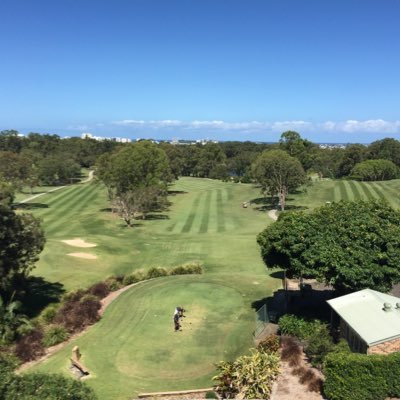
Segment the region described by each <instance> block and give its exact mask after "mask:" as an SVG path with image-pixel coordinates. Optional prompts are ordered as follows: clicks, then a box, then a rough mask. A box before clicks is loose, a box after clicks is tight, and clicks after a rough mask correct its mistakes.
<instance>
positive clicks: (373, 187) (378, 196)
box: [369, 182, 386, 201]
mask: <svg viewBox="0 0 400 400" xmlns="http://www.w3.org/2000/svg"><path fill="white" fill-rule="evenodd" d="M369 187H370V189H371V191H372V192H373V193H374V196H375V198H376V199H381V200H385V201H386V197H385V194H384V193H383V191H382V188H381V187H380V186H379V185H377V184H376V183H375V182H370V183H369Z"/></svg>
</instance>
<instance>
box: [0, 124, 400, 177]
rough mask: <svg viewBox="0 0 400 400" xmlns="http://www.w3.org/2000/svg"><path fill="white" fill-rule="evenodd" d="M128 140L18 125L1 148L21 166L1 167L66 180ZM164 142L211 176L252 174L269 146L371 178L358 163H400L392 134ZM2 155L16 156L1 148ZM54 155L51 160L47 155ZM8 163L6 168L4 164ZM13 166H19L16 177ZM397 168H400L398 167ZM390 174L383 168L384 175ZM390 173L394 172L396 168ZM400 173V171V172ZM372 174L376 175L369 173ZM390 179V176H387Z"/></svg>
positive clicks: (337, 172)
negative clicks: (356, 140)
mask: <svg viewBox="0 0 400 400" xmlns="http://www.w3.org/2000/svg"><path fill="white" fill-rule="evenodd" d="M124 146H126V145H124V144H121V143H116V142H113V141H110V140H105V141H101V142H100V141H96V140H93V139H80V138H67V139H61V138H60V137H59V136H57V135H40V134H38V133H30V134H29V135H27V136H24V137H22V136H20V135H19V134H18V132H17V131H1V132H0V152H9V153H13V154H14V155H15V154H18V155H19V156H20V158H19V159H18V158H16V159H15V160H11V161H12V163H13V165H14V166H16V168H8V169H7V168H6V167H5V166H4V165H3V167H2V166H1V165H0V172H1V173H2V174H3V175H4V176H5V175H7V179H8V177H10V175H11V177H12V178H13V179H15V180H16V181H24V183H25V184H28V185H29V181H35V180H39V181H42V182H44V183H50V182H51V181H53V182H55V181H57V180H59V181H65V180H68V179H70V178H71V177H75V175H76V170H77V169H76V166H80V167H90V166H92V165H94V164H95V163H96V161H97V159H98V158H99V157H100V156H101V155H102V154H106V153H111V152H113V151H114V150H115V149H116V148H118V147H124ZM159 147H160V148H161V149H162V150H163V151H165V153H166V155H167V157H168V160H169V165H170V169H171V173H172V174H173V175H174V176H175V178H177V177H178V176H198V177H205V178H216V179H227V178H228V177H234V178H235V179H237V180H241V181H249V180H250V179H251V165H252V164H253V163H254V161H255V160H256V159H257V157H258V156H259V155H260V154H261V153H262V152H263V151H265V150H278V149H279V150H283V151H285V152H286V153H287V154H288V155H289V156H291V157H294V158H296V159H297V160H298V161H299V162H300V163H301V165H302V167H303V169H304V170H305V171H307V172H308V171H314V172H317V173H321V174H322V176H326V177H330V178H341V177H346V176H351V177H355V178H359V179H365V178H364V175H360V174H358V171H357V170H356V171H354V170H353V169H354V167H355V166H356V165H357V164H359V163H361V162H363V161H367V160H387V161H391V162H392V163H393V164H394V165H395V166H396V167H400V156H399V154H400V142H399V141H397V140H395V139H390V138H386V139H383V140H378V141H376V142H373V143H371V144H370V145H362V144H351V145H348V146H347V147H346V148H320V146H318V145H317V144H315V143H312V142H310V141H308V140H306V139H303V138H302V137H301V136H300V134H299V133H297V132H294V131H287V132H284V133H283V134H282V135H281V139H280V141H279V143H274V144H265V143H262V144H260V143H253V142H222V143H207V144H205V145H201V144H197V145H172V144H169V143H166V142H163V143H160V144H159ZM1 154H2V157H0V160H1V159H5V158H4V157H8V158H10V157H11V156H10V155H9V154H8V155H6V154H5V153H1ZM46 159H48V161H47V162H45V161H44V160H46ZM3 169H4V170H3ZM13 171H16V173H15V174H16V175H15V177H14V176H13ZM396 173H397V169H396ZM380 176H386V173H384V174H378V177H380ZM390 176H393V174H391V175H390ZM395 176H397V175H395ZM367 179H372V178H371V176H368V178H367ZM385 179H386V178H385Z"/></svg>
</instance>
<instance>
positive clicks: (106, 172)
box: [97, 141, 172, 226]
mask: <svg viewBox="0 0 400 400" xmlns="http://www.w3.org/2000/svg"><path fill="white" fill-rule="evenodd" d="M97 172H98V176H99V178H100V179H101V180H102V181H103V182H104V184H105V185H106V186H107V188H108V191H109V197H111V198H112V204H114V205H115V206H117V209H118V212H119V214H120V215H121V216H122V218H123V219H124V221H125V222H126V223H127V225H128V226H131V220H132V219H133V218H134V217H135V216H136V214H138V213H141V215H142V217H143V216H145V215H146V213H148V212H150V211H153V210H154V209H155V204H158V205H160V206H161V205H162V203H163V199H165V197H166V195H167V184H168V182H170V181H171V180H172V174H171V172H170V169H169V164H168V158H167V156H166V154H165V152H164V151H163V150H162V149H161V148H160V147H159V146H157V145H156V144H154V143H152V142H150V141H142V142H139V143H135V144H132V145H128V146H125V147H123V148H121V149H120V150H119V151H117V152H116V153H114V154H113V155H111V156H110V157H108V156H106V155H104V156H102V157H100V159H99V162H98V168H97Z"/></svg>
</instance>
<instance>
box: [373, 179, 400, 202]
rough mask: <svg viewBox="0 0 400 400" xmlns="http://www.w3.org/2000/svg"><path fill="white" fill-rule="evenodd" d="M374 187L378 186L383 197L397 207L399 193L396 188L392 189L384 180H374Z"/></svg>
mask: <svg viewBox="0 0 400 400" xmlns="http://www.w3.org/2000/svg"><path fill="white" fill-rule="evenodd" d="M374 185H375V187H380V191H381V192H382V193H383V196H384V199H385V200H386V201H387V202H388V203H389V204H390V205H391V206H392V207H393V208H398V207H399V202H398V200H397V198H398V196H399V194H398V192H397V190H396V189H392V188H391V187H390V186H388V185H386V183H384V182H374Z"/></svg>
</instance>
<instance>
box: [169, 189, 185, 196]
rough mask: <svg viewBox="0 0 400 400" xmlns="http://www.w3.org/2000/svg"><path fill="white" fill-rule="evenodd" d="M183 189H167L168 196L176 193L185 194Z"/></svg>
mask: <svg viewBox="0 0 400 400" xmlns="http://www.w3.org/2000/svg"><path fill="white" fill-rule="evenodd" d="M186 193H187V192H185V191H184V190H168V196H176V195H177V194H186Z"/></svg>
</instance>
